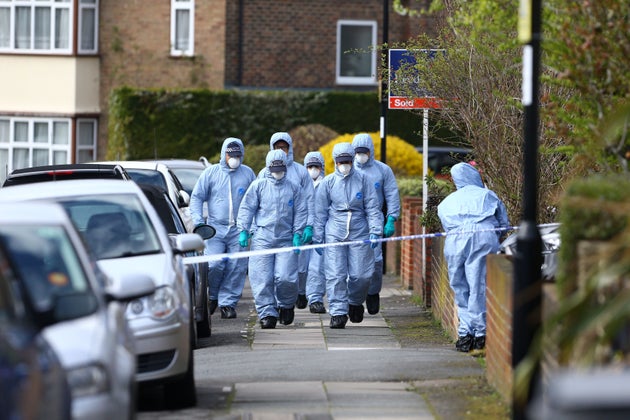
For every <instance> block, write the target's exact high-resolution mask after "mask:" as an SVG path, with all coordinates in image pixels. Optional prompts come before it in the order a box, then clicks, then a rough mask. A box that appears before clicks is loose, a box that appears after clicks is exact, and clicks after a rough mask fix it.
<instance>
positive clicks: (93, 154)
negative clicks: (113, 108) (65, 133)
mask: <svg viewBox="0 0 630 420" xmlns="http://www.w3.org/2000/svg"><path fill="white" fill-rule="evenodd" d="M82 122H91V123H93V126H92V143H91V144H90V145H86V144H81V136H80V134H81V133H80V132H79V129H80V127H81V123H82ZM75 137H76V142H77V145H76V148H75V150H76V155H75V156H76V157H75V161H76V162H77V163H84V162H90V161H94V160H96V140H97V138H98V121H97V120H96V118H77V127H76V136H75ZM86 150H87V151H88V152H90V151H91V159H89V160H87V161H82V160H80V157H81V153H80V152H83V151H86Z"/></svg>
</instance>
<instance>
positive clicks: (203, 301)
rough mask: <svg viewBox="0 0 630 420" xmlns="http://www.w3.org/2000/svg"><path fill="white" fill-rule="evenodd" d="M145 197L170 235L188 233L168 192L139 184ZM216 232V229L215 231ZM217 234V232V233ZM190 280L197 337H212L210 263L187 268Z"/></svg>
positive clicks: (196, 253)
mask: <svg viewBox="0 0 630 420" xmlns="http://www.w3.org/2000/svg"><path fill="white" fill-rule="evenodd" d="M138 185H139V186H140V188H141V189H142V192H144V195H145V196H146V197H147V199H148V200H149V201H150V202H151V204H152V205H153V207H154V208H155V210H156V211H157V214H158V216H159V217H160V219H161V220H162V223H163V224H164V227H166V231H167V232H168V234H169V235H178V234H182V233H186V227H185V226H184V221H183V220H182V218H181V216H180V214H179V212H178V211H177V209H176V208H175V205H174V204H173V202H172V201H171V199H170V198H169V196H168V193H167V192H166V190H164V189H162V188H160V187H156V186H155V185H151V184H138ZM213 230H214V229H213ZM215 233H216V231H215ZM212 236H214V233H212V235H211V236H210V235H205V237H203V239H210V238H211V237H212ZM197 255H203V251H193V252H189V253H186V254H185V256H187V257H194V256H197ZM186 271H187V273H188V280H189V282H190V284H192V285H194V288H193V293H194V298H193V304H194V313H195V320H196V321H197V337H198V338H205V337H210V335H211V334H212V318H211V316H210V315H211V314H210V307H209V304H208V263H207V262H202V263H196V264H189V265H187V266H186Z"/></svg>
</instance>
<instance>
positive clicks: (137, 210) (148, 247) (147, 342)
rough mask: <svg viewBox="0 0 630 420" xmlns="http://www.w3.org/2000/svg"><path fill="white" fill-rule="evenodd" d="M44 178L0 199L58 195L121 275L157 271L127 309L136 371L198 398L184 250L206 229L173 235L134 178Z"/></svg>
mask: <svg viewBox="0 0 630 420" xmlns="http://www.w3.org/2000/svg"><path fill="white" fill-rule="evenodd" d="M41 186H42V184H41V183H34V184H29V185H21V186H15V187H11V188H6V189H5V188H2V189H0V201H27V200H28V201H34V200H48V201H55V202H57V203H60V204H61V205H62V206H63V208H64V209H65V211H66V213H67V214H68V215H69V216H70V219H71V220H72V222H73V224H74V226H75V227H76V229H77V230H78V231H79V232H80V233H81V235H82V236H83V238H84V240H85V242H86V243H87V245H88V247H89V248H90V249H91V251H92V253H93V254H94V256H95V258H96V259H97V260H98V262H99V266H100V267H101V268H102V269H103V270H104V271H105V273H106V274H108V275H109V276H110V277H113V278H120V277H123V276H125V275H128V274H132V273H137V274H142V275H148V276H149V277H151V278H152V279H153V281H154V283H155V286H156V291H155V293H154V294H152V295H150V296H148V297H144V298H141V299H136V300H134V301H132V302H131V303H130V304H129V305H128V306H127V310H126V318H127V320H128V322H129V325H130V328H131V330H132V331H133V335H134V337H135V341H136V356H137V364H138V368H137V375H136V379H137V380H138V381H139V382H141V383H145V384H155V383H159V384H163V385H164V389H165V392H166V393H167V394H168V397H169V399H170V400H171V401H173V404H177V405H180V406H187V405H194V404H195V402H196V394H195V381H194V367H193V346H194V342H195V326H196V323H195V322H194V314H193V311H192V307H193V304H192V296H193V295H192V292H191V285H190V284H189V282H188V277H187V275H186V269H185V267H184V264H183V262H182V255H183V254H185V253H186V252H190V251H194V250H196V249H203V248H204V244H203V240H202V239H201V237H200V236H199V235H197V234H193V233H186V234H182V235H177V236H173V237H169V236H168V234H167V232H166V228H165V227H164V225H163V224H162V221H161V220H160V218H159V217H158V215H157V213H156V211H155V209H154V208H153V207H152V206H151V203H149V201H148V200H147V198H146V197H145V196H144V194H143V193H142V190H141V189H140V187H138V185H137V184H136V183H135V182H127V181H120V180H81V181H65V182H59V183H55V184H54V185H47V188H42V187H41ZM40 217H42V215H40Z"/></svg>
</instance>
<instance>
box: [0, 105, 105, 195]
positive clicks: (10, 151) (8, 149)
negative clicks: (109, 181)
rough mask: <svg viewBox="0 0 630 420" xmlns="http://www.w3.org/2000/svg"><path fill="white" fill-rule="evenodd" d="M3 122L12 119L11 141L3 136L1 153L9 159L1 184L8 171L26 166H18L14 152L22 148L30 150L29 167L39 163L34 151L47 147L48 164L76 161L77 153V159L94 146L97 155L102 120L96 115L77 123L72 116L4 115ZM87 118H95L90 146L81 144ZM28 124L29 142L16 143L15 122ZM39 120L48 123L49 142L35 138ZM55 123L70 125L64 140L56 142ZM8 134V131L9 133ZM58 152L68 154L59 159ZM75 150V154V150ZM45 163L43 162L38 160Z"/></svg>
mask: <svg viewBox="0 0 630 420" xmlns="http://www.w3.org/2000/svg"><path fill="white" fill-rule="evenodd" d="M0 121H3V122H5V123H6V121H8V122H9V129H8V142H7V141H4V140H6V138H3V139H2V140H3V141H0V152H2V153H3V154H4V155H5V156H6V157H7V161H6V162H3V163H6V167H5V166H4V165H2V168H0V185H2V183H3V182H4V180H5V179H6V174H8V173H11V172H12V171H13V170H14V169H20V168H22V167H24V166H23V165H20V167H19V168H16V167H14V166H15V165H14V155H15V151H16V149H20V150H28V159H27V161H26V162H24V164H25V165H26V167H29V166H34V165H35V162H34V161H33V154H34V153H33V152H34V150H40V151H41V150H46V151H47V153H48V159H47V162H46V163H45V164H46V165H52V164H55V163H71V162H72V161H73V156H74V158H75V160H76V159H77V158H78V151H79V150H81V151H85V150H89V149H92V154H91V155H92V157H93V159H95V158H96V146H97V135H98V120H97V119H96V118H77V120H76V121H77V123H76V124H73V121H72V118H46V117H36V118H26V117H9V116H3V115H0ZM84 121H92V122H94V126H93V132H92V142H91V144H90V145H87V144H86V145H79V139H78V137H79V133H78V130H79V122H84ZM19 123H22V124H27V125H28V129H27V138H26V139H25V140H26V141H21V142H16V141H15V125H16V124H19ZM37 123H46V124H48V127H47V128H48V130H47V141H46V142H36V141H35V129H34V127H35V124H37ZM55 123H65V124H67V127H68V134H67V138H65V139H62V142H55V139H54V125H55ZM73 130H74V133H75V134H74V138H75V139H77V140H76V145H75V150H74V151H73V149H72V138H73ZM5 134H6V132H5ZM57 152H63V153H65V155H66V159H65V162H55V160H54V159H55V154H56V153H57ZM73 152H74V153H73ZM37 164H38V165H41V164H42V163H37Z"/></svg>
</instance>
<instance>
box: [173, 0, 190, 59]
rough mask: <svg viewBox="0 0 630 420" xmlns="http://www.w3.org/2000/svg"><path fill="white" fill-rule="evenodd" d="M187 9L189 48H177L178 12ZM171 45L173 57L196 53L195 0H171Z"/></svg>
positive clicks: (188, 55)
mask: <svg viewBox="0 0 630 420" xmlns="http://www.w3.org/2000/svg"><path fill="white" fill-rule="evenodd" d="M182 10H187V11H188V12H189V17H188V48H187V49H185V50H182V49H177V48H176V45H177V39H176V38H177V12H179V11H182ZM170 41H171V45H170V52H171V56H173V57H192V56H194V55H195V0H171V38H170Z"/></svg>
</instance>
